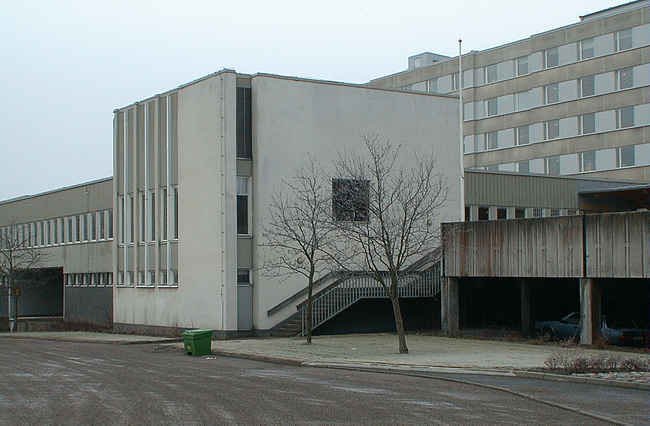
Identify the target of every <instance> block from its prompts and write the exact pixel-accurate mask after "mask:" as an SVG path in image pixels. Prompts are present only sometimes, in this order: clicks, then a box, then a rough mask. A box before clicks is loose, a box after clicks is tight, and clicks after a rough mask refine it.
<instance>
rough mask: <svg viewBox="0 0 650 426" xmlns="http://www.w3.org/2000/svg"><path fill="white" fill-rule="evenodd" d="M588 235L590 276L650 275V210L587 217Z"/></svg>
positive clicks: (644, 276)
mask: <svg viewBox="0 0 650 426" xmlns="http://www.w3.org/2000/svg"><path fill="white" fill-rule="evenodd" d="M585 237H586V239H585V241H586V248H587V276H588V277H591V278H649V277H650V271H649V270H650V247H649V245H650V212H647V211H645V212H634V213H612V214H602V215H589V216H586V220H585Z"/></svg>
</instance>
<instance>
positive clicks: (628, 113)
mask: <svg viewBox="0 0 650 426" xmlns="http://www.w3.org/2000/svg"><path fill="white" fill-rule="evenodd" d="M632 126H634V107H625V108H621V109H619V110H617V114H616V128H617V129H623V128H625V127H632Z"/></svg>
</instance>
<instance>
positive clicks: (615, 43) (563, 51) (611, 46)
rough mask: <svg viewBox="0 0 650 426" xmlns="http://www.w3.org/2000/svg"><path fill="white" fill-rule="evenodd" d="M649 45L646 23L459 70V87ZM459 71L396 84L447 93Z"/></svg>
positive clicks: (454, 88) (454, 87) (455, 85)
mask: <svg viewBox="0 0 650 426" xmlns="http://www.w3.org/2000/svg"><path fill="white" fill-rule="evenodd" d="M649 44H650V25H647V24H646V25H641V26H638V27H634V28H628V29H625V30H621V31H618V32H614V33H608V34H604V35H601V36H598V37H592V38H588V39H584V40H581V41H578V42H574V43H569V44H565V45H561V46H554V47H552V48H549V49H546V50H542V51H538V52H533V53H531V54H530V55H525V56H521V57H518V58H515V59H512V60H508V61H504V62H500V63H497V64H490V65H487V66H485V67H482V68H476V69H470V70H465V71H464V72H463V78H462V80H463V81H462V85H463V88H466V87H475V86H481V85H484V84H491V83H496V82H498V81H503V80H507V79H511V78H516V77H522V76H525V75H528V74H531V73H533V72H537V71H542V70H545V69H549V68H554V67H557V66H563V65H568V64H570V63H574V62H579V61H584V60H590V59H593V58H597V57H601V56H606V55H610V54H613V53H617V52H622V51H625V50H629V49H633V48H638V47H642V46H647V45H649ZM458 76H459V73H458V72H456V73H452V74H449V75H446V76H442V77H438V78H434V79H431V80H427V81H422V82H419V83H414V84H410V85H406V86H402V87H400V88H401V89H406V90H414V91H421V92H429V93H450V92H455V91H457V90H458V89H459V84H458V83H459V81H458V80H459V78H458Z"/></svg>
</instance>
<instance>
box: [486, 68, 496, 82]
mask: <svg viewBox="0 0 650 426" xmlns="http://www.w3.org/2000/svg"><path fill="white" fill-rule="evenodd" d="M484 70H485V83H486V84H487V83H493V82H495V81H497V66H496V65H489V66H487V67H485V69H484Z"/></svg>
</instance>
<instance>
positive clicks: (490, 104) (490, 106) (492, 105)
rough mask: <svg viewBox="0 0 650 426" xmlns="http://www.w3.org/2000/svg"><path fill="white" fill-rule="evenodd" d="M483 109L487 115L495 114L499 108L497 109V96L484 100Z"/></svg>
mask: <svg viewBox="0 0 650 426" xmlns="http://www.w3.org/2000/svg"><path fill="white" fill-rule="evenodd" d="M485 105H486V107H485V110H486V112H487V116H488V117H492V116H494V115H497V114H498V112H499V110H498V102H497V98H490V99H487V100H486V101H485Z"/></svg>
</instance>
